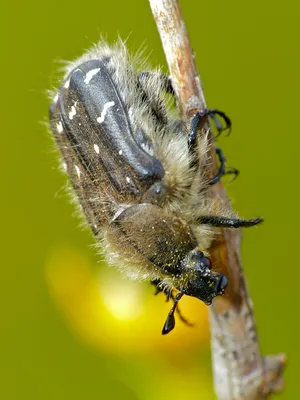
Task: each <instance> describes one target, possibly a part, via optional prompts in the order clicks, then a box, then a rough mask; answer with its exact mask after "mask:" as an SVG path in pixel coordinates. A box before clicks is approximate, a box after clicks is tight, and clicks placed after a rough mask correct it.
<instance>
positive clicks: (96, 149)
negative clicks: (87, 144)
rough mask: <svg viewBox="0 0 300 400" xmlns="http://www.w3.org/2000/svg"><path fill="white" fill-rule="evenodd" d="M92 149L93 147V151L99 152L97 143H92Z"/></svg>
mask: <svg viewBox="0 0 300 400" xmlns="http://www.w3.org/2000/svg"><path fill="white" fill-rule="evenodd" d="M94 149H95V152H96V153H97V154H99V151H100V150H99V146H98V145H97V144H94Z"/></svg>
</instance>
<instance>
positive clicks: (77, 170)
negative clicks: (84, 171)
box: [75, 165, 81, 179]
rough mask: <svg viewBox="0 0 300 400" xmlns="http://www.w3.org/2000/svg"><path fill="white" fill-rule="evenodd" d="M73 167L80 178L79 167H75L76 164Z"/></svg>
mask: <svg viewBox="0 0 300 400" xmlns="http://www.w3.org/2000/svg"><path fill="white" fill-rule="evenodd" d="M75 169H76V173H77V175H78V178H79V179H80V174H81V172H80V169H79V167H77V165H75Z"/></svg>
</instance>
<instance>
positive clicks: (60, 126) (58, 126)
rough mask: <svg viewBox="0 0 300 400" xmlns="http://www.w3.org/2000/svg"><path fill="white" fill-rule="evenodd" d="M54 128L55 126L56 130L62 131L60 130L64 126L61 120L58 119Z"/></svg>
mask: <svg viewBox="0 0 300 400" xmlns="http://www.w3.org/2000/svg"><path fill="white" fill-rule="evenodd" d="M56 128H57V132H58V133H62V132H63V130H64V128H63V126H62V123H61V121H59V122H58V123H57V124H56Z"/></svg>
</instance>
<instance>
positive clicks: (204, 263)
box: [201, 257, 212, 269]
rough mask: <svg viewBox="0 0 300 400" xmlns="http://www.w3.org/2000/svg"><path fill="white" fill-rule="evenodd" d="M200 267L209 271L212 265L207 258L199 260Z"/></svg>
mask: <svg viewBox="0 0 300 400" xmlns="http://www.w3.org/2000/svg"><path fill="white" fill-rule="evenodd" d="M201 266H203V267H204V268H208V269H211V268H212V265H211V261H210V259H209V258H207V257H203V258H202V260H201Z"/></svg>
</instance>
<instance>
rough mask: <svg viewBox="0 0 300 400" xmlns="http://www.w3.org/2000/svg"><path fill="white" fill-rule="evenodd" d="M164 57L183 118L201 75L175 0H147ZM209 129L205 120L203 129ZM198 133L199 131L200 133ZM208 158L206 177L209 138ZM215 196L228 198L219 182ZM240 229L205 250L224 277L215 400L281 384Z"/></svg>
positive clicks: (215, 309) (259, 394)
mask: <svg viewBox="0 0 300 400" xmlns="http://www.w3.org/2000/svg"><path fill="white" fill-rule="evenodd" d="M149 2H150V6H151V9H152V12H153V16H154V19H155V22H156V24H157V28H158V31H159V34H160V37H161V41H162V44H163V48H164V51H165V55H166V59H167V62H168V66H169V70H170V74H171V78H172V83H173V86H174V90H175V93H176V96H177V101H178V105H179V109H180V113H181V116H182V118H183V119H184V120H189V118H190V117H191V116H192V115H194V114H195V112H198V111H203V110H204V109H205V108H206V103H205V98H204V93H203V89H202V85H201V80H200V77H199V75H198V73H197V70H196V66H195V63H194V58H193V54H192V49H191V45H190V42H189V38H188V34H187V31H186V27H185V24H184V22H183V18H182V14H181V10H180V7H179V3H178V0H149ZM208 129H210V127H209V125H208V122H207V124H206V126H204V129H203V132H205V131H207V130H208ZM199 134H201V132H200V133H199ZM210 140H211V142H212V146H211V149H210V154H209V157H208V159H209V160H213V162H212V163H210V166H207V170H208V171H207V174H208V176H213V175H214V173H215V172H216V171H217V161H216V157H215V152H214V143H213V138H212V136H211V137H210ZM213 190H214V196H215V198H216V199H219V200H220V201H222V202H229V200H228V197H227V195H226V192H225V190H224V188H223V187H222V185H221V183H218V184H216V185H214V187H213ZM240 242H241V232H240V231H239V230H234V229H232V230H230V229H227V230H222V231H220V235H218V238H217V240H215V241H214V243H213V245H212V248H211V249H210V252H211V258H212V260H213V262H214V265H218V268H220V269H221V270H222V272H223V273H224V274H225V275H226V276H227V277H228V278H229V282H230V283H229V286H228V288H227V290H226V296H223V297H220V298H216V299H215V300H214V302H213V305H212V306H211V307H210V322H211V331H212V338H211V346H212V359H213V370H214V384H215V391H216V394H217V396H218V398H219V400H241V399H243V400H244V399H246V400H258V399H266V398H268V397H269V395H270V394H271V393H275V392H278V391H280V390H281V389H282V386H283V380H282V372H283V368H284V365H285V356H284V355H283V354H279V355H275V356H268V357H265V358H263V357H262V356H261V355H260V349H259V343H258V338H257V331H256V324H255V320H254V316H253V310H252V303H251V300H250V297H249V294H248V290H247V285H246V281H245V277H244V275H243V271H242V264H241V257H240Z"/></svg>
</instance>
